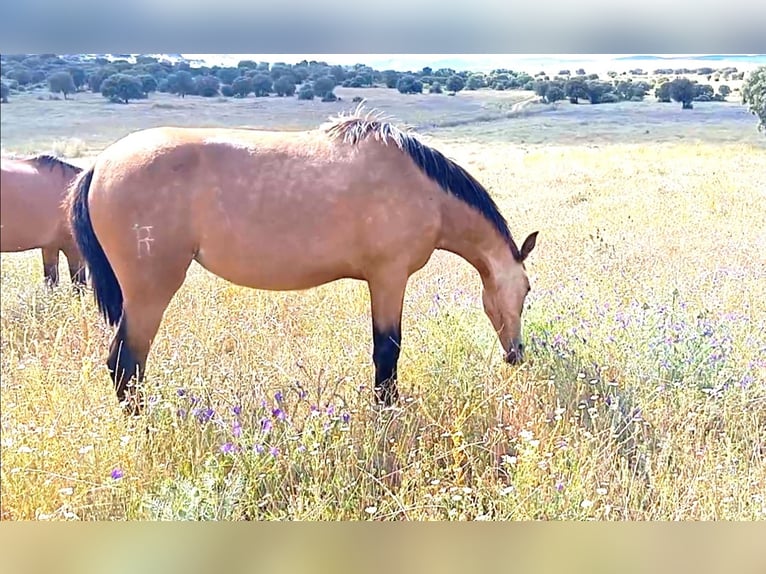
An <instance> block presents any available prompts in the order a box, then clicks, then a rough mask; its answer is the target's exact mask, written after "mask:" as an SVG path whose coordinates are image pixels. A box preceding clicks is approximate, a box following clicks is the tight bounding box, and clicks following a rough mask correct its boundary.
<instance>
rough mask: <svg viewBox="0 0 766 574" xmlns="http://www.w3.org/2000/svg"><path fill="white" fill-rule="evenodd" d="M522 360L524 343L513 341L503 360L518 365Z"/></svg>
mask: <svg viewBox="0 0 766 574" xmlns="http://www.w3.org/2000/svg"><path fill="white" fill-rule="evenodd" d="M523 360H524V345H523V343H518V342H516V341H514V342H513V343H512V346H511V348H510V349H509V350H508V352H507V353H506V354H505V362H506V363H508V364H509V365H518V364H519V363H521V362H522V361H523Z"/></svg>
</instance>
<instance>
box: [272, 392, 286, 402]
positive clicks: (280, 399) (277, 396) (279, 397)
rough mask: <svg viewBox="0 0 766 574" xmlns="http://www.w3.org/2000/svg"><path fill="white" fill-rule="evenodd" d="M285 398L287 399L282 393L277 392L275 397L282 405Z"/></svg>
mask: <svg viewBox="0 0 766 574" xmlns="http://www.w3.org/2000/svg"><path fill="white" fill-rule="evenodd" d="M284 398H285V397H284V395H283V394H282V391H277V393H276V394H275V395H274V400H275V401H277V402H278V403H281V402H282V400H283V399H284Z"/></svg>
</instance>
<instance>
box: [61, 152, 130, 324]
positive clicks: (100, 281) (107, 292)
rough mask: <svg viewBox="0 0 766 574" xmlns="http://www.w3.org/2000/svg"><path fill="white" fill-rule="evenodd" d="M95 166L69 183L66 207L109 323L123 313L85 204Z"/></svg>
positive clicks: (114, 282) (99, 302)
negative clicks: (67, 206) (69, 199)
mask: <svg viewBox="0 0 766 574" xmlns="http://www.w3.org/2000/svg"><path fill="white" fill-rule="evenodd" d="M94 169H95V167H91V168H90V169H89V170H88V171H85V172H83V173H81V174H80V175H79V176H78V178H77V179H76V180H75V181H74V183H73V184H72V185H73V186H74V189H73V190H72V194H73V195H72V198H71V203H70V207H69V223H70V225H71V226H72V234H73V235H74V239H75V241H76V242H77V246H78V247H79V248H80V252H81V253H82V256H83V257H84V258H85V262H86V263H87V264H88V267H89V269H90V280H91V284H92V286H93V293H94V295H95V297H96V303H97V304H98V308H99V310H100V311H101V314H102V315H103V316H104V318H105V319H106V320H107V322H108V323H109V324H110V325H116V324H117V323H118V322H119V320H120V317H121V316H122V289H120V284H119V283H118V282H117V277H116V276H115V274H114V270H113V269H112V265H111V263H109V260H108V259H107V258H106V254H105V253H104V250H103V248H102V247H101V244H100V243H99V242H98V238H96V234H95V233H94V232H93V223H92V222H91V220H90V208H89V207H88V192H89V191H90V184H91V181H92V180H93V171H94Z"/></svg>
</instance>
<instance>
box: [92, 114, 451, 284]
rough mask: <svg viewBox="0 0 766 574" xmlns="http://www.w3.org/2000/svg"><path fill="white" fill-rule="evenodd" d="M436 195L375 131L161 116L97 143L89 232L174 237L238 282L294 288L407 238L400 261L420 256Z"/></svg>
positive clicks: (375, 256) (356, 271)
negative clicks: (339, 134) (235, 124)
mask: <svg viewBox="0 0 766 574" xmlns="http://www.w3.org/2000/svg"><path fill="white" fill-rule="evenodd" d="M424 184H425V185H426V187H427V190H426V191H425V192H424V193H422V194H418V193H413V189H414V188H416V187H418V186H419V187H423V185H424ZM438 197H440V192H438V191H435V188H434V186H432V185H430V184H428V182H427V180H426V179H425V178H424V176H422V174H420V172H418V171H417V168H415V167H414V166H413V165H412V163H411V162H410V161H409V160H408V159H407V158H405V156H404V155H403V154H401V153H399V152H398V150H395V149H392V148H390V147H388V148H387V147H386V146H385V145H383V144H380V143H377V142H376V143H371V142H364V143H363V144H360V145H357V146H352V145H350V144H347V143H345V142H338V141H336V140H332V139H331V138H328V137H327V136H326V135H325V134H324V132H322V131H321V130H313V131H304V132H273V131H261V130H249V129H217V128H167V127H166V128H152V129H149V130H143V131H139V132H134V133H133V134H130V135H129V136H127V137H125V138H123V139H122V140H120V141H118V142H116V143H115V144H113V145H112V146H110V148H107V149H106V150H105V151H104V152H102V154H101V155H100V156H99V160H98V162H97V163H96V170H95V172H94V180H93V184H92V188H91V199H90V204H91V211H92V217H93V223H94V229H95V230H96V233H97V235H99V237H100V239H101V237H103V240H104V241H105V242H107V243H112V242H113V245H114V249H125V250H127V251H126V253H127V252H128V251H130V250H131V249H133V250H134V251H135V250H136V248H135V247H134V246H132V247H126V246H125V245H126V244H124V242H125V239H124V238H125V237H129V236H133V235H135V237H136V239H134V240H133V242H134V243H135V242H140V241H141V239H140V238H141V237H143V238H144V239H145V240H146V238H148V236H149V235H150V234H151V245H152V246H153V249H155V250H156V249H159V245H160V243H161V242H164V243H165V244H169V243H170V242H173V244H174V245H175V248H176V249H178V250H180V251H183V252H193V253H194V255H195V257H196V258H197V260H198V261H199V262H200V263H201V264H202V265H203V266H205V267H207V268H208V269H209V270H210V271H212V272H213V273H216V274H218V275H220V276H222V277H224V278H226V279H228V280H230V281H233V282H235V283H240V284H245V285H251V286H260V287H263V288H272V289H291V288H305V287H309V286H312V285H315V284H319V283H323V282H326V281H331V280H333V279H336V278H339V277H344V276H350V277H358V278H362V277H364V276H365V275H366V274H367V272H368V271H369V268H370V267H371V266H377V265H379V264H380V262H381V261H383V260H385V259H386V258H391V257H394V256H395V254H397V253H403V254H404V255H403V257H405V258H406V256H407V254H408V253H410V252H411V251H412V250H415V249H417V250H418V254H417V255H416V256H414V257H413V260H417V261H414V262H412V263H411V264H410V263H406V264H405V265H406V266H416V265H420V264H422V263H424V261H423V255H421V253H420V252H426V251H428V250H429V249H433V243H434V241H435V236H436V233H437V227H438V224H439V211H438V201H434V199H436V198H438ZM118 220H119V221H118ZM141 234H143V235H141ZM144 244H145V245H147V244H149V242H148V240H146V241H144ZM429 253H430V252H429Z"/></svg>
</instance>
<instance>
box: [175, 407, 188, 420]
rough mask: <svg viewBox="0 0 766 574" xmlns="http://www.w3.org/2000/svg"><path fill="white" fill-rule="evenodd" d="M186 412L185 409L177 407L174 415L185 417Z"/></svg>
mask: <svg viewBox="0 0 766 574" xmlns="http://www.w3.org/2000/svg"><path fill="white" fill-rule="evenodd" d="M187 414H188V413H187V412H186V409H178V410H177V411H176V415H178V418H180V419H185V418H186V415H187Z"/></svg>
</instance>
